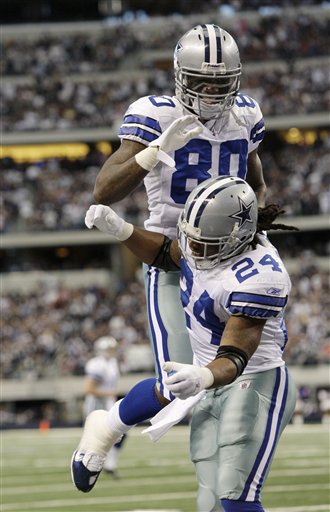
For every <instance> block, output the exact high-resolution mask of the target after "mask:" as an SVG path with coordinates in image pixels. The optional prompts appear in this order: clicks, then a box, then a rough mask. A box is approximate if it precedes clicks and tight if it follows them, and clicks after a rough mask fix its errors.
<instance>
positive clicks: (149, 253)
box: [85, 204, 180, 271]
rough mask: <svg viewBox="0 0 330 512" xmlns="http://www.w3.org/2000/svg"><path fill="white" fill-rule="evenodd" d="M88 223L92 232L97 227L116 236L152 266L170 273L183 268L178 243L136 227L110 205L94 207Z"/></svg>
mask: <svg viewBox="0 0 330 512" xmlns="http://www.w3.org/2000/svg"><path fill="white" fill-rule="evenodd" d="M85 224H86V226H87V227H88V229H92V228H93V227H94V226H95V227H96V228H97V229H99V230H100V231H102V232H103V233H108V234H109V235H112V236H114V237H115V238H117V240H119V241H120V242H122V243H123V244H124V245H125V246H126V247H127V248H128V249H130V251H131V252H132V253H133V254H135V256H137V257H138V258H139V259H140V260H141V261H143V262H144V263H147V264H148V265H154V266H156V267H159V268H162V269H164V270H166V271H167V270H178V268H180V251H179V248H178V243H177V241H176V240H170V239H169V238H167V237H166V236H164V235H163V234H162V233H156V232H153V231H147V230H145V229H143V228H139V227H137V226H133V224H130V223H129V222H126V221H125V220H124V219H123V218H121V217H120V216H119V215H118V214H117V213H116V212H115V211H114V210H112V208H110V207H109V206H105V205H103V204H98V205H96V204H93V205H91V206H90V207H89V209H88V210H87V212H86V216H85Z"/></svg>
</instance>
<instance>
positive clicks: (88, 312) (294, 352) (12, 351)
mask: <svg viewBox="0 0 330 512" xmlns="http://www.w3.org/2000/svg"><path fill="white" fill-rule="evenodd" d="M307 260H308V258H307ZM291 277H292V282H293V291H292V295H291V299H290V301H289V304H288V307H287V314H286V327H287V330H288V334H289V342H288V346H287V350H286V358H287V361H288V362H289V363H290V364H292V365H311V364H318V363H323V364H325V363H328V362H330V351H329V344H328V341H327V340H328V339H329V338H328V337H329V332H330V320H329V316H328V313H327V311H329V308H330V304H329V283H328V279H327V273H326V272H325V271H317V269H316V268H315V267H313V266H308V267H306V266H305V265H304V259H302V265H301V266H300V268H299V267H297V269H296V271H295V272H294V273H292V276H291ZM1 301H2V306H1V309H2V315H1V323H2V326H1V330H2V334H3V342H2V343H3V344H2V350H1V354H0V361H1V365H0V367H1V375H0V377H1V378H8V379H10V378H16V379H17V378H18V379H39V378H43V377H54V376H59V375H60V376H61V375H62V376H70V375H83V369H84V365H85V362H86V361H87V359H88V358H89V357H90V356H91V354H92V350H93V342H94V341H95V340H96V339H97V338H98V337H100V336H102V335H104V334H109V332H110V333H111V334H112V335H113V336H115V337H116V338H117V339H118V341H119V343H120V360H121V364H122V370H123V372H125V371H127V372H129V371H132V370H133V371H134V370H136V369H139V370H149V371H150V370H151V371H152V367H153V366H152V365H153V362H152V358H151V357H150V358H148V357H147V358H146V353H147V352H148V349H147V350H146V347H148V346H149V342H148V332H147V312H146V305H145V295H144V286H143V283H142V278H141V276H140V273H139V272H138V273H137V277H136V279H133V281H132V282H131V283H130V284H128V285H124V284H123V283H119V285H118V287H117V289H115V290H113V289H112V290H111V291H110V290H109V289H106V288H101V287H87V288H77V289H69V288H67V287H65V286H64V285H63V284H59V283H58V282H57V281H54V280H48V281H47V280H46V281H43V282H41V283H40V285H39V286H38V288H37V289H36V290H35V291H34V292H32V293H31V292H29V293H28V294H23V293H19V292H5V293H3V295H2V299H1ZM132 312H134V314H132ZM36 319H38V321H37V322H36ZM137 347H140V349H141V354H142V359H141V361H140V363H141V364H140V366H137V363H138V361H137V358H138V354H139V350H135V352H134V354H135V358H136V360H135V367H134V368H131V367H130V364H129V354H130V350H132V349H133V350H134V348H135V349H136V348H137Z"/></svg>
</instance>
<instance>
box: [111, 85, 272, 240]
mask: <svg viewBox="0 0 330 512" xmlns="http://www.w3.org/2000/svg"><path fill="white" fill-rule="evenodd" d="M187 113H188V112H187V110H186V109H185V108H184V107H183V106H182V105H181V103H180V102H179V101H178V100H177V98H176V97H175V96H173V97H172V96H145V97H143V98H140V99H139V100H137V101H135V102H134V103H132V104H131V105H130V106H129V108H128V110H127V112H126V114H125V116H124V119H123V123H122V125H121V127H120V129H119V133H118V135H119V137H120V138H121V139H129V140H133V141H136V142H140V143H142V144H145V145H146V146H147V145H148V144H149V143H150V142H151V141H153V140H155V139H157V138H158V137H159V136H160V135H161V134H162V133H163V132H164V131H165V130H166V128H168V127H169V126H170V125H171V124H172V123H173V121H175V120H176V119H178V118H180V117H182V116H184V115H187ZM196 122H197V117H196ZM213 124H214V121H213V120H210V121H208V122H207V123H206V124H205V125H204V130H203V132H202V133H201V134H200V135H199V136H198V137H196V138H194V139H192V140H190V141H189V142H188V143H187V144H186V145H185V146H184V147H182V148H180V149H178V150H176V151H175V152H172V153H169V155H170V156H171V157H172V158H174V160H175V163H176V166H175V169H173V168H171V167H169V166H167V165H166V164H164V163H163V162H158V164H157V165H156V167H155V168H154V169H153V170H152V171H151V172H149V173H148V174H147V176H146V177H145V179H144V184H145V188H146V191H147V196H148V206H149V213H150V215H149V219H148V220H147V221H146V222H145V228H146V229H150V230H152V231H157V232H161V233H164V234H165V235H167V236H169V237H170V238H175V236H176V223H177V220H178V216H179V213H180V210H182V208H183V205H184V204H185V202H186V199H187V197H188V195H189V193H190V192H191V191H192V190H193V189H194V188H195V187H196V185H198V184H199V183H201V182H203V181H204V180H206V179H208V178H211V177H213V176H218V175H232V176H238V177H240V178H243V179H245V177H246V172H247V158H248V154H249V153H250V152H251V151H253V150H254V149H256V148H257V147H258V145H259V143H260V141H261V140H262V139H263V137H264V132H265V125H264V120H263V117H262V113H261V110H260V108H259V105H258V103H257V102H256V101H255V100H254V99H252V98H250V97H249V96H246V95H244V94H239V95H238V96H237V99H236V103H235V105H234V106H233V108H232V109H231V110H230V111H229V113H227V118H226V121H225V122H224V123H222V127H221V128H218V129H213V128H212V131H211V129H210V127H213ZM190 126H191V127H193V125H190ZM190 126H189V128H190ZM198 126H200V123H199V122H198Z"/></svg>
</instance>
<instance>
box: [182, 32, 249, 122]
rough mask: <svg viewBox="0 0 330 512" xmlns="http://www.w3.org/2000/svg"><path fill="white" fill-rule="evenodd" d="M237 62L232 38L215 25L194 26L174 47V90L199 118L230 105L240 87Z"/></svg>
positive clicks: (216, 113) (217, 114) (217, 113)
mask: <svg viewBox="0 0 330 512" xmlns="http://www.w3.org/2000/svg"><path fill="white" fill-rule="evenodd" d="M241 68H242V66H241V61H240V56H239V50H238V47H237V44H236V42H235V40H234V38H233V37H232V36H231V35H230V34H229V33H228V32H226V30H224V29H222V28H220V27H218V26H217V25H210V24H206V25H197V26H196V27H194V28H192V29H191V30H189V31H188V32H186V33H185V34H184V35H183V36H182V37H181V39H180V40H179V41H178V43H177V45H176V47H175V50H174V72H175V93H176V96H177V98H178V99H179V101H180V102H181V103H182V105H184V106H185V107H186V108H188V109H189V110H190V111H193V112H195V113H196V114H197V115H198V117H199V118H200V119H202V120H209V119H214V118H219V117H220V116H221V115H222V114H223V112H225V111H228V110H229V109H231V108H232V106H233V105H234V102H235V98H236V96H237V93H238V91H239V87H240V75H241Z"/></svg>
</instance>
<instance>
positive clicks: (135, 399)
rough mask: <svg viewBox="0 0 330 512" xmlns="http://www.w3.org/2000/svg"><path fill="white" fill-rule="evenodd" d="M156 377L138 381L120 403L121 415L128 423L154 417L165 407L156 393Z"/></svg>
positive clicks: (132, 423)
mask: <svg viewBox="0 0 330 512" xmlns="http://www.w3.org/2000/svg"><path fill="white" fill-rule="evenodd" d="M156 382H157V381H156V379H145V380H141V382H138V383H137V384H136V385H135V386H134V387H133V388H132V389H131V390H130V391H129V392H128V393H127V395H126V396H125V398H123V400H122V401H121V402H120V404H119V416H120V419H121V421H123V422H124V423H125V424H126V425H135V424H136V423H140V422H141V421H145V420H148V419H149V418H152V417H153V416H155V414H157V412H159V411H160V410H161V409H162V408H163V407H162V405H161V403H160V402H159V400H158V398H157V396H156V393H155V384H156Z"/></svg>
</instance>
